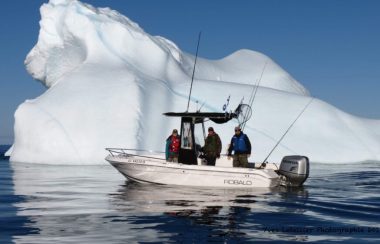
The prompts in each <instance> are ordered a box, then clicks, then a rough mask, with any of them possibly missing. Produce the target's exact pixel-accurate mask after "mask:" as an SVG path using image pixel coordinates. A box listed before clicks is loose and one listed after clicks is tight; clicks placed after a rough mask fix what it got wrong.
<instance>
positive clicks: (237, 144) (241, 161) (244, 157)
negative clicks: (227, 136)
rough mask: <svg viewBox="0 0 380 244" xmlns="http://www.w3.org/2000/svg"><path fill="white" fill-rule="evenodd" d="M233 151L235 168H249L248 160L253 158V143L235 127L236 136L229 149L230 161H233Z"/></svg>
mask: <svg viewBox="0 0 380 244" xmlns="http://www.w3.org/2000/svg"><path fill="white" fill-rule="evenodd" d="M232 151H234V156H233V159H234V160H233V163H232V164H233V166H234V167H243V168H248V158H249V157H250V156H251V142H250V141H249V138H248V136H247V135H246V134H244V133H243V132H242V131H241V129H240V127H239V126H237V127H235V135H234V136H233V137H232V139H231V143H230V146H229V148H228V159H231V155H232Z"/></svg>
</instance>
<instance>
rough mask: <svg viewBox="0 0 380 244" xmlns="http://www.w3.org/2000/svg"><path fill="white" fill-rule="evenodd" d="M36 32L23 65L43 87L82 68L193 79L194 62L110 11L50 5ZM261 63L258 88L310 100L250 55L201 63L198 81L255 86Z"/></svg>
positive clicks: (64, 1)
mask: <svg viewBox="0 0 380 244" xmlns="http://www.w3.org/2000/svg"><path fill="white" fill-rule="evenodd" d="M40 26H41V29H40V34H39V38H38V43H37V45H36V46H35V47H34V48H33V49H32V50H31V51H30V53H29V54H28V56H27V58H26V61H25V64H26V67H27V70H28V72H29V73H30V74H31V75H32V76H33V77H34V78H35V79H37V80H39V81H41V82H42V83H43V84H44V85H45V86H47V87H51V86H52V85H54V84H55V83H56V82H58V81H59V79H60V78H61V77H62V76H64V75H65V74H68V73H70V72H72V71H73V70H75V69H76V68H78V67H80V66H81V65H82V64H83V63H103V64H108V65H110V66H120V65H121V66H125V65H128V66H130V67H133V68H134V69H136V70H139V71H140V72H142V73H146V74H149V76H151V77H155V78H157V79H162V80H166V81H167V82H181V80H185V79H186V76H189V75H190V74H191V73H192V68H193V63H194V56H192V55H188V54H184V53H183V52H182V51H181V50H180V49H179V48H178V47H177V45H176V44H175V43H173V42H172V41H170V40H168V39H166V38H164V37H160V36H151V35H149V34H148V33H146V32H145V31H144V30H143V29H141V28H140V27H139V25H138V24H136V23H134V22H133V21H131V20H130V19H128V18H127V17H125V16H123V15H122V14H120V13H118V12H117V11H114V10H111V9H109V8H94V7H92V6H91V5H88V4H83V3H81V2H79V1H76V0H54V1H50V2H49V3H47V4H44V5H43V6H42V7H41V22H40ZM203 61H204V62H203ZM265 63H267V67H266V72H265V76H264V77H263V80H262V82H261V83H260V84H261V86H263V87H269V88H273V89H279V90H284V91H287V92H293V93H298V94H303V95H307V94H309V93H308V91H307V90H306V89H305V88H304V87H303V86H302V85H301V84H300V83H298V82H297V81H296V80H295V79H293V78H292V77H291V76H290V75H289V74H288V73H287V72H285V71H284V70H283V69H281V68H280V67H279V66H278V65H277V64H276V63H275V62H273V61H272V60H271V59H269V58H268V57H267V56H265V55H263V54H261V53H258V52H254V51H250V50H240V51H237V52H235V53H233V54H231V55H230V56H228V57H226V58H224V59H221V60H214V61H210V60H207V59H202V58H200V64H199V65H198V68H197V72H196V78H197V79H200V80H221V81H227V82H234V83H243V84H255V83H256V81H257V80H258V79H259V75H260V74H261V71H262V69H263V66H264V64H265ZM236 77H239V79H236ZM178 78H180V79H178Z"/></svg>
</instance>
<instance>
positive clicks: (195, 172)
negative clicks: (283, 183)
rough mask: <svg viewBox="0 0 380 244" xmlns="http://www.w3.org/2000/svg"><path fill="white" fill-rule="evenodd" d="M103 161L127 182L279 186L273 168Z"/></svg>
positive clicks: (137, 159)
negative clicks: (126, 179) (127, 180)
mask: <svg viewBox="0 0 380 244" xmlns="http://www.w3.org/2000/svg"><path fill="white" fill-rule="evenodd" d="M106 160H107V161H108V162H109V163H110V164H111V165H112V166H114V167H115V168H116V169H117V170H118V171H119V172H120V173H122V174H123V175H124V176H125V177H126V178H128V179H129V180H133V181H137V182H141V183H155V184H163V185H181V186H195V187H223V188H255V187H275V186H278V185H279V176H278V175H277V173H276V172H275V171H274V170H273V169H256V168H232V167H215V166H207V165H187V164H178V163H172V162H166V161H165V160H163V159H160V158H153V157H139V156H130V155H122V156H120V155H109V156H107V158H106Z"/></svg>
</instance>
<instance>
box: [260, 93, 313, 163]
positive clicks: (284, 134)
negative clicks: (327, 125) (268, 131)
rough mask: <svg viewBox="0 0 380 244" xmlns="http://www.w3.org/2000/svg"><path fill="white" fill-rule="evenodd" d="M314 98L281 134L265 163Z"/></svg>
mask: <svg viewBox="0 0 380 244" xmlns="http://www.w3.org/2000/svg"><path fill="white" fill-rule="evenodd" d="M313 100H314V97H312V98H311V99H310V101H309V102H308V103H307V104H306V106H305V107H304V108H303V109H302V111H301V113H300V114H299V115H298V116H297V118H296V119H295V120H294V121H293V123H292V124H291V125H290V126H289V128H288V129H287V130H286V131H285V133H284V134H283V135H282V136H281V138H280V140H278V142H277V143H276V145H275V146H274V147H273V149H272V150H271V151H270V153H269V154H268V156H267V157H266V158H265V159H264V161H263V162H262V163H265V162H266V161H267V160H268V158H269V156H270V155H271V154H272V152H273V151H274V149H276V147H277V146H278V145H279V144H280V142H281V141H282V139H284V137H285V135H286V134H287V133H288V132H289V130H290V128H292V126H293V125H294V124H295V123H296V121H297V120H298V119H299V117H301V115H302V114H303V112H305V110H306V108H307V107H309V105H310V104H311V102H312V101H313Z"/></svg>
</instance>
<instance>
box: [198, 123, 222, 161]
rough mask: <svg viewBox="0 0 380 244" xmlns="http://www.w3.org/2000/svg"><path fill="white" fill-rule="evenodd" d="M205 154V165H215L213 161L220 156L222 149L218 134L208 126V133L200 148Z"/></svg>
mask: <svg viewBox="0 0 380 244" xmlns="http://www.w3.org/2000/svg"><path fill="white" fill-rule="evenodd" d="M202 149H203V152H204V154H205V159H206V161H207V165H211V166H215V161H216V159H217V158H220V152H221V151H222V141H221V140H220V137H219V135H218V134H216V133H215V131H214V128H212V127H209V128H208V135H207V137H206V139H205V145H204V147H203V148H202Z"/></svg>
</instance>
